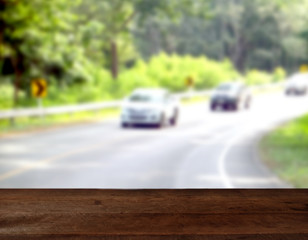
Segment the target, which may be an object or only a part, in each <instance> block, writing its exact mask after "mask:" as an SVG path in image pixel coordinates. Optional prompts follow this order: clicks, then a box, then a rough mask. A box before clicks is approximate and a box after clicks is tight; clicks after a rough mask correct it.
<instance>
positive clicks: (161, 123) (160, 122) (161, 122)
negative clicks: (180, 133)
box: [157, 114, 166, 128]
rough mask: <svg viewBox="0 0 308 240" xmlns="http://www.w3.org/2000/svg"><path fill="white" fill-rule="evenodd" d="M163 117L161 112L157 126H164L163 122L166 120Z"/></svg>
mask: <svg viewBox="0 0 308 240" xmlns="http://www.w3.org/2000/svg"><path fill="white" fill-rule="evenodd" d="M165 119H166V117H165V115H164V114H162V115H161V117H160V121H159V123H158V124H157V128H163V127H164V126H165V122H166V121H165Z"/></svg>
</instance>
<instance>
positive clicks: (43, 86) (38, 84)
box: [31, 78, 47, 98]
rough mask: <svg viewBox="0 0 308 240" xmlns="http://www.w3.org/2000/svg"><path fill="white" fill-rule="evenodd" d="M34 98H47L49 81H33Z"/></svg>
mask: <svg viewBox="0 0 308 240" xmlns="http://www.w3.org/2000/svg"><path fill="white" fill-rule="evenodd" d="M31 92H32V96H33V97H36V98H44V97H46V96H47V81H46V80H45V79H42V78H40V79H34V80H32V81H31Z"/></svg>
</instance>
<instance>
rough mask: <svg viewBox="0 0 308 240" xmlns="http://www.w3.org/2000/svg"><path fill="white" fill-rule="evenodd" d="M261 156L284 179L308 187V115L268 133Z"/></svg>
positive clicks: (261, 149)
mask: <svg viewBox="0 0 308 240" xmlns="http://www.w3.org/2000/svg"><path fill="white" fill-rule="evenodd" d="M259 147H260V152H261V157H262V158H263V160H264V162H265V163H266V164H267V165H268V166H269V167H270V168H271V169H272V170H273V171H274V172H275V173H276V174H277V175H278V176H279V177H280V178H282V179H284V180H285V181H287V182H289V183H291V184H292V185H293V186H295V187H297V188H307V187H308V115H306V116H304V117H301V118H299V119H296V120H294V121H291V122H290V123H287V124H285V125H284V126H281V127H279V128H278V129H276V130H274V131H272V132H271V133H269V134H268V135H266V136H265V137H264V138H263V139H262V140H261V142H260V146H259Z"/></svg>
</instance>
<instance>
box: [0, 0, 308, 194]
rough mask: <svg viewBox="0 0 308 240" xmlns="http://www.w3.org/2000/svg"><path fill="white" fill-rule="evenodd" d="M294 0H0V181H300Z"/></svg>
mask: <svg viewBox="0 0 308 240" xmlns="http://www.w3.org/2000/svg"><path fill="white" fill-rule="evenodd" d="M307 10H308V0H293V1H284V0H271V1H267V0H249V1H247V0H228V1H226V0H180V1H179V0H155V1H154V0H112V1H111V0H110V1H101V0H76V1H66V0H52V1H45V0H31V1H29V0H0V187H2V188H36V187H37V188H62V187H63V188H83V187H85V188H284V187H308V161H307V159H308V115H307V114H308V98H307V96H306V94H307V93H308V15H307Z"/></svg>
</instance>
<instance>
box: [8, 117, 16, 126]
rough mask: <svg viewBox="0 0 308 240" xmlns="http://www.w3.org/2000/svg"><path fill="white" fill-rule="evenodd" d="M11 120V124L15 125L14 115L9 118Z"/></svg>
mask: <svg viewBox="0 0 308 240" xmlns="http://www.w3.org/2000/svg"><path fill="white" fill-rule="evenodd" d="M9 121H10V125H11V126H14V125H15V118H14V117H11V118H10V119H9Z"/></svg>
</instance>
